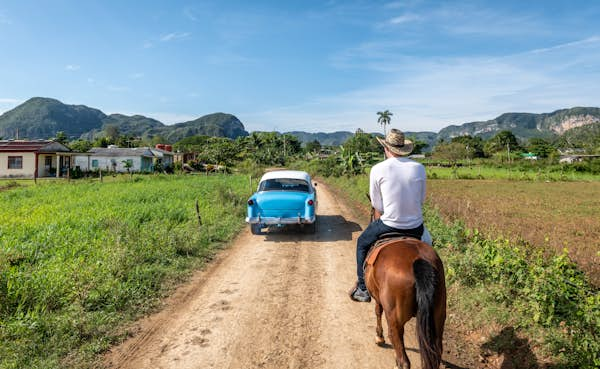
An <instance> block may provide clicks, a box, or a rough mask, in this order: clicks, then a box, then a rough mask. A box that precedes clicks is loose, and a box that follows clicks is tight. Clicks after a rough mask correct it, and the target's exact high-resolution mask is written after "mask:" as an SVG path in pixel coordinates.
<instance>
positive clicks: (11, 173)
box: [0, 152, 35, 178]
mask: <svg viewBox="0 0 600 369" xmlns="http://www.w3.org/2000/svg"><path fill="white" fill-rule="evenodd" d="M9 156H22V157H23V168H22V169H8V157H9ZM34 175H35V153H32V152H0V178H33V177H34Z"/></svg>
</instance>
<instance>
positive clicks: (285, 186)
mask: <svg viewBox="0 0 600 369" xmlns="http://www.w3.org/2000/svg"><path fill="white" fill-rule="evenodd" d="M258 190H259V191H298V192H310V186H309V185H308V183H306V181H305V180H302V179H292V178H274V179H267V180H266V181H263V182H261V183H260V185H259V189H258Z"/></svg>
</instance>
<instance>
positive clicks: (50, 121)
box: [0, 97, 248, 143]
mask: <svg viewBox="0 0 600 369" xmlns="http://www.w3.org/2000/svg"><path fill="white" fill-rule="evenodd" d="M108 125H112V126H116V127H117V129H118V131H119V133H120V134H123V135H130V136H136V137H145V138H152V137H154V136H156V135H160V136H161V137H163V138H164V139H165V140H166V141H167V142H169V143H174V142H176V141H179V140H181V139H182V138H184V137H188V136H193V135H207V136H221V137H229V138H236V137H239V136H246V135H248V132H246V131H245V129H244V125H243V124H242V122H240V120H239V119H238V118H236V117H235V116H233V115H231V114H225V113H215V114H209V115H205V116H203V117H200V118H198V119H196V120H193V121H189V122H184V123H178V124H174V125H165V124H163V123H162V122H159V121H158V120H156V119H152V118H148V117H145V116H142V115H133V116H127V115H123V114H111V115H106V114H104V113H103V112H102V111H100V110H98V109H94V108H90V107H87V106H84V105H67V104H63V103H62V102H60V101H58V100H55V99H49V98H42V97H34V98H32V99H29V100H27V101H26V102H24V103H23V104H21V105H19V106H17V107H16V108H14V109H12V110H9V111H7V112H5V113H4V114H2V115H0V137H3V138H5V139H14V138H17V132H18V138H21V139H48V138H52V137H55V136H56V133H57V132H59V131H63V132H65V134H66V135H67V136H68V137H70V138H80V137H81V138H84V139H94V138H96V137H101V136H103V135H104V133H103V130H104V129H105V128H106V127H107V126H108Z"/></svg>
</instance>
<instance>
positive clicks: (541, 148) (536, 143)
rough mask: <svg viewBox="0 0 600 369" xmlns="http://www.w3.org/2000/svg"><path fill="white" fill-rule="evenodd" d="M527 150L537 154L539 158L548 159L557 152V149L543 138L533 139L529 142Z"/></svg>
mask: <svg viewBox="0 0 600 369" xmlns="http://www.w3.org/2000/svg"><path fill="white" fill-rule="evenodd" d="M527 150H529V151H530V152H532V153H534V154H536V155H537V156H538V157H539V158H547V157H548V156H550V155H551V154H553V153H555V152H556V149H555V148H554V147H553V146H552V145H551V144H550V143H549V142H548V141H546V140H544V139H543V138H532V139H530V140H529V145H527Z"/></svg>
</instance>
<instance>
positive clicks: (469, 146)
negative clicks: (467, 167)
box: [450, 135, 484, 158]
mask: <svg viewBox="0 0 600 369" xmlns="http://www.w3.org/2000/svg"><path fill="white" fill-rule="evenodd" d="M450 142H458V143H460V144H463V145H465V148H466V150H467V151H468V152H469V153H470V155H469V156H471V158H482V157H484V152H483V146H484V143H483V140H482V139H481V137H479V136H475V137H472V136H470V135H465V136H458V137H453V138H452V140H451V141H450Z"/></svg>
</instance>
